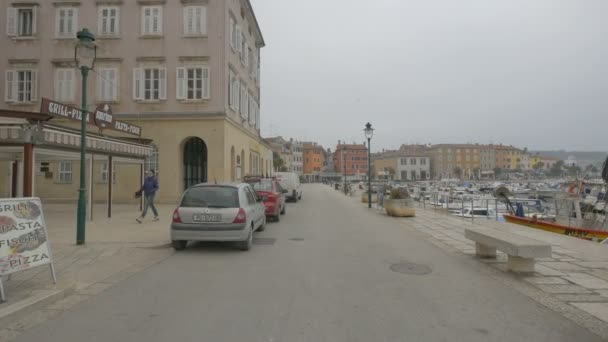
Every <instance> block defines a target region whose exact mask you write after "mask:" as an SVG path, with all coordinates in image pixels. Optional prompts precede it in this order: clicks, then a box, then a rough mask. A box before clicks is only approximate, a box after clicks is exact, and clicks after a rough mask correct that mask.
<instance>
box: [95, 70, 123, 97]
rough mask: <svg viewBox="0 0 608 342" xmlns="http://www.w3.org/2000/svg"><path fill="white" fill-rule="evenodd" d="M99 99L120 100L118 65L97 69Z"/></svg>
mask: <svg viewBox="0 0 608 342" xmlns="http://www.w3.org/2000/svg"><path fill="white" fill-rule="evenodd" d="M96 74H97V100H98V101H100V102H118V85H119V84H120V83H119V82H120V73H119V72H118V68H117V67H101V68H98V69H97V72H96Z"/></svg>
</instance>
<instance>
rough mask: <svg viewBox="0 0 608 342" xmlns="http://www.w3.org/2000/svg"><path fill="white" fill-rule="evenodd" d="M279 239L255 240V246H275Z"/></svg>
mask: <svg viewBox="0 0 608 342" xmlns="http://www.w3.org/2000/svg"><path fill="white" fill-rule="evenodd" d="M276 240H277V239H274V238H253V244H254V245H274V242H275V241H276Z"/></svg>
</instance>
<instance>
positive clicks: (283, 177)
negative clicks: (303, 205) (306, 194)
mask: <svg viewBox="0 0 608 342" xmlns="http://www.w3.org/2000/svg"><path fill="white" fill-rule="evenodd" d="M274 176H275V177H276V179H277V180H278V181H279V184H281V187H282V188H283V189H287V199H289V200H292V201H294V202H297V201H298V200H301V199H302V184H300V177H299V176H298V175H297V174H295V173H293V172H275V173H274Z"/></svg>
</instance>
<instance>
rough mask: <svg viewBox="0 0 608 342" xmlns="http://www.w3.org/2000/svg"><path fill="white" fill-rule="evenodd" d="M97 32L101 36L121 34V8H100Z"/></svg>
mask: <svg viewBox="0 0 608 342" xmlns="http://www.w3.org/2000/svg"><path fill="white" fill-rule="evenodd" d="M97 26H98V27H97V34H98V35H100V36H117V35H119V34H120V9H119V8H118V7H114V6H112V7H110V6H103V7H100V8H99V10H98V19H97Z"/></svg>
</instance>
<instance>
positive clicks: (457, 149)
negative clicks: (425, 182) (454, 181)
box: [429, 144, 482, 178]
mask: <svg viewBox="0 0 608 342" xmlns="http://www.w3.org/2000/svg"><path fill="white" fill-rule="evenodd" d="M481 150H482V146H481V145H479V144H438V145H433V146H431V147H430V148H429V151H430V156H431V163H432V164H433V177H436V178H452V177H458V178H473V177H475V174H476V173H478V171H479V170H481Z"/></svg>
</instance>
